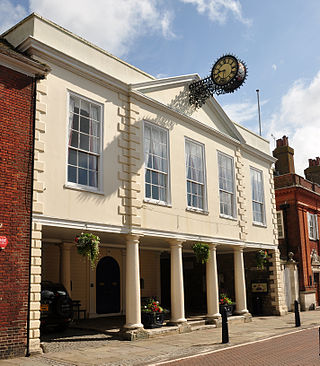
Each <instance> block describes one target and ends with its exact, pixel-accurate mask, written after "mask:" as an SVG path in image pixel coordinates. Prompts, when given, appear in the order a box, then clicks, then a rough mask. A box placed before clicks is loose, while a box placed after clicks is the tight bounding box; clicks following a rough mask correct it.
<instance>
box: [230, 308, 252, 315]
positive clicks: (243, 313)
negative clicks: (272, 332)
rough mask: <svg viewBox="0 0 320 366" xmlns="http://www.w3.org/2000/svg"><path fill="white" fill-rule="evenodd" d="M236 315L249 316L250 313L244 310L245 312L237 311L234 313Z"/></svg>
mask: <svg viewBox="0 0 320 366" xmlns="http://www.w3.org/2000/svg"><path fill="white" fill-rule="evenodd" d="M233 314H234V315H245V314H249V311H248V310H247V309H243V310H235V311H234V312H233Z"/></svg>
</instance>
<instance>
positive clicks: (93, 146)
mask: <svg viewBox="0 0 320 366" xmlns="http://www.w3.org/2000/svg"><path fill="white" fill-rule="evenodd" d="M89 140H90V141H89V142H90V151H91V152H93V153H98V152H99V142H100V141H99V139H98V138H95V137H90V139H89Z"/></svg>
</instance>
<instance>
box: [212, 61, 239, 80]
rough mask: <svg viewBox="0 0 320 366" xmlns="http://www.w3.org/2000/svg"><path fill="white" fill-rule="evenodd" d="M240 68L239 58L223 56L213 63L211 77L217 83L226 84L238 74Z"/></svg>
mask: <svg viewBox="0 0 320 366" xmlns="http://www.w3.org/2000/svg"><path fill="white" fill-rule="evenodd" d="M238 69H239V64H238V60H237V59H236V58H235V57H234V56H231V55H227V56H223V57H221V58H220V59H219V60H218V61H217V62H216V63H215V64H214V65H213V68H212V71H211V79H212V81H213V82H214V83H215V84H218V85H226V84H228V83H229V82H230V81H231V80H232V79H233V78H234V77H235V76H236V75H237V73H238Z"/></svg>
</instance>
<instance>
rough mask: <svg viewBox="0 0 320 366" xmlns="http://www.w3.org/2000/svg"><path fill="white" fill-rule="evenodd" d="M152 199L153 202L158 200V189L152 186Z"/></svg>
mask: <svg viewBox="0 0 320 366" xmlns="http://www.w3.org/2000/svg"><path fill="white" fill-rule="evenodd" d="M152 198H153V199H155V200H159V187H158V186H152Z"/></svg>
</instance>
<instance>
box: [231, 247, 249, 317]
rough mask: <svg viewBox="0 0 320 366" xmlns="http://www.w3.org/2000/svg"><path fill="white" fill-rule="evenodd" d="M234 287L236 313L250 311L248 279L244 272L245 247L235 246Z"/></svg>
mask: <svg viewBox="0 0 320 366" xmlns="http://www.w3.org/2000/svg"><path fill="white" fill-rule="evenodd" d="M233 258H234V285H235V286H234V287H235V295H236V311H235V312H236V314H245V313H248V309H247V295H246V281H245V273H244V261H243V247H238V246H237V247H234V250H233Z"/></svg>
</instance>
